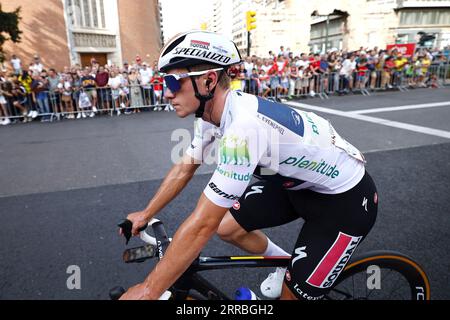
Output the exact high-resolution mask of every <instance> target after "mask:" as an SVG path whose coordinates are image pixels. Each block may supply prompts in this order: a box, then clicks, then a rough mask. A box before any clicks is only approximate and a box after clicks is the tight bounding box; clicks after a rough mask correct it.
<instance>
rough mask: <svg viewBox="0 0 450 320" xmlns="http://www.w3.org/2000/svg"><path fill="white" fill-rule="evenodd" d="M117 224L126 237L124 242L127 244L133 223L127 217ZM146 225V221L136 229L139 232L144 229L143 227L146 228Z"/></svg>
mask: <svg viewBox="0 0 450 320" xmlns="http://www.w3.org/2000/svg"><path fill="white" fill-rule="evenodd" d="M117 226H118V227H119V228H121V229H122V232H123V235H124V237H125V239H126V242H125V244H126V245H127V244H128V242H129V241H130V239H131V236H132V234H131V230H132V229H133V223H132V222H131V221H130V220H128V219H124V220H122V222H120V223H119V224H118V225H117ZM147 226H148V223H146V224H145V225H144V226H142V227H141V228H139V229H138V231H139V232H141V231H144V230H145V229H147Z"/></svg>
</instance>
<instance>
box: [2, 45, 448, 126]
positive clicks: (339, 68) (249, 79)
mask: <svg viewBox="0 0 450 320" xmlns="http://www.w3.org/2000/svg"><path fill="white" fill-rule="evenodd" d="M448 52H449V48H445V49H444V50H443V51H441V50H438V49H433V50H431V49H425V48H420V49H417V50H415V52H414V54H412V55H411V56H406V55H403V54H402V53H401V52H400V51H399V50H398V49H397V48H393V49H390V50H384V49H379V48H376V47H375V48H373V49H369V48H363V47H361V48H360V49H359V50H355V51H346V50H337V49H331V50H329V51H327V52H326V53H324V54H319V53H310V54H306V53H300V54H299V55H294V53H293V52H291V51H290V50H289V49H287V50H285V49H284V47H283V46H281V47H280V50H279V52H278V53H274V52H272V51H270V52H269V53H268V55H267V57H264V58H262V57H257V56H250V57H246V58H245V60H244V62H243V63H241V64H240V65H237V66H234V67H232V68H230V69H229V71H228V72H229V75H230V77H231V79H232V80H231V88H232V89H234V90H242V91H245V92H249V93H252V94H256V95H261V96H264V97H270V96H272V97H273V96H277V97H279V96H284V97H294V96H315V95H316V94H317V93H325V94H333V93H335V94H339V95H341V94H346V93H349V92H351V91H353V90H361V89H367V90H386V89H389V88H392V87H398V86H400V85H404V86H410V87H427V86H428V87H435V86H436V85H437V83H436V80H437V76H438V75H437V74H436V70H437V69H436V67H442V66H444V67H446V69H445V70H446V71H445V72H446V73H447V72H449V70H448ZM9 65H10V68H9V70H6V69H3V68H2V69H0V124H2V125H7V124H9V123H11V122H17V121H22V122H28V121H33V120H34V119H36V118H37V117H38V116H39V119H40V121H42V122H47V121H50V120H53V119H52V117H53V118H54V119H56V120H60V119H62V118H66V119H75V118H85V117H94V116H95V115H96V114H99V113H108V114H113V113H116V114H117V115H120V114H122V113H125V114H130V113H136V112H140V111H141V109H144V110H149V108H150V107H151V110H157V111H161V110H163V108H164V110H166V111H170V110H173V108H172V107H171V106H170V105H168V104H166V102H165V101H164V94H163V92H164V90H165V84H164V80H163V77H162V75H161V74H160V73H159V72H158V70H157V65H156V62H154V64H153V66H150V65H149V64H148V63H146V62H144V61H142V59H141V57H140V56H138V55H137V56H136V58H135V60H134V61H133V63H132V64H128V62H124V63H123V65H122V66H117V65H114V64H113V65H108V64H107V65H100V64H99V63H98V62H97V61H96V60H95V59H94V58H92V59H91V61H90V64H89V65H88V66H81V65H80V64H77V65H74V66H72V67H64V69H63V70H58V71H57V70H55V69H54V68H51V67H50V68H48V69H46V68H45V67H44V66H43V64H42V63H41V61H40V57H39V55H37V54H36V55H35V56H34V57H33V61H32V62H31V63H30V64H29V65H28V66H26V67H25V66H24V65H23V63H22V61H21V59H20V58H19V57H17V56H16V55H12V56H11V58H10V60H9ZM446 76H447V75H446Z"/></svg>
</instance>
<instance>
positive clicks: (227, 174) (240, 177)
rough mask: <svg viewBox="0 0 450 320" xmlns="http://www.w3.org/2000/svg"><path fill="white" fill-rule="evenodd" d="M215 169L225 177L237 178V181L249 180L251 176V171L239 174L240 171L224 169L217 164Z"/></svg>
mask: <svg viewBox="0 0 450 320" xmlns="http://www.w3.org/2000/svg"><path fill="white" fill-rule="evenodd" d="M216 171H217V172H219V173H220V174H221V175H223V176H225V177H227V178H230V179H234V180H238V181H250V178H251V177H252V174H251V173H247V174H241V173H237V172H234V171H228V170H225V169H223V168H221V167H220V166H218V167H217V168H216Z"/></svg>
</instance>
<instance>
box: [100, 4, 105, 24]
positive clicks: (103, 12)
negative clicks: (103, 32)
mask: <svg viewBox="0 0 450 320" xmlns="http://www.w3.org/2000/svg"><path fill="white" fill-rule="evenodd" d="M99 2H100V16H101V19H102V28H106V21H105V6H104V4H103V0H99Z"/></svg>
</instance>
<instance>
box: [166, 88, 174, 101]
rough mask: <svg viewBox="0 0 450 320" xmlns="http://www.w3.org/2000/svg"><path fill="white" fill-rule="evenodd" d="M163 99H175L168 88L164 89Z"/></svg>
mask: <svg viewBox="0 0 450 320" xmlns="http://www.w3.org/2000/svg"><path fill="white" fill-rule="evenodd" d="M164 98H166V99H173V98H175V94H174V93H173V92H172V91H171V90H170V89H169V88H166V90H165V91H164Z"/></svg>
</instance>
